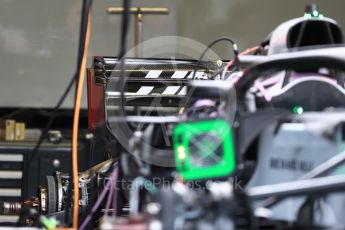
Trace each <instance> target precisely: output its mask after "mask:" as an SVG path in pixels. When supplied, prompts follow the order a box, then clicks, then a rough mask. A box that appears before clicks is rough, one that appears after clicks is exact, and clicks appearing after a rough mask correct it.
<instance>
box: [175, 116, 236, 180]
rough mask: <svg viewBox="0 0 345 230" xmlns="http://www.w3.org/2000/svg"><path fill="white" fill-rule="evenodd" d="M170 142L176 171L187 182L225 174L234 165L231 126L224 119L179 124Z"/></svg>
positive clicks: (227, 174) (225, 175)
mask: <svg viewBox="0 0 345 230" xmlns="http://www.w3.org/2000/svg"><path fill="white" fill-rule="evenodd" d="M173 143H174V153H175V163H176V171H177V172H178V173H179V174H180V175H181V177H182V178H183V179H184V180H186V181H192V180H208V179H213V178H224V177H228V176H230V175H231V173H232V172H233V171H234V170H235V168H236V157H235V150H234V143H233V137H232V129H231V127H230V126H229V124H228V123H227V122H226V121H225V120H222V119H212V120H203V121H194V122H187V123H181V124H178V125H177V126H176V127H175V129H174V131H173Z"/></svg>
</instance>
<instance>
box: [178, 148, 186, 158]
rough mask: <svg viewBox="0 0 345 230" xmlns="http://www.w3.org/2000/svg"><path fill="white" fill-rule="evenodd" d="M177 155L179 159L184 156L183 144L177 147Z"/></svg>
mask: <svg viewBox="0 0 345 230" xmlns="http://www.w3.org/2000/svg"><path fill="white" fill-rule="evenodd" d="M177 156H178V158H179V159H181V160H183V159H185V158H186V150H185V148H184V147H183V146H179V147H178V148H177Z"/></svg>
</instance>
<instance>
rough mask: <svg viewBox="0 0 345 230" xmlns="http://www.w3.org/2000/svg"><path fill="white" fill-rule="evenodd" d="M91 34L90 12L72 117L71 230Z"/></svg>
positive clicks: (76, 201) (76, 206)
mask: <svg viewBox="0 0 345 230" xmlns="http://www.w3.org/2000/svg"><path fill="white" fill-rule="evenodd" d="M90 34H91V11H89V14H88V20H87V29H86V38H85V46H84V52H83V59H82V62H81V66H80V73H79V78H78V83H77V94H76V97H75V106H74V116H73V133H72V174H73V194H74V196H73V225H72V227H73V229H78V213H79V185H78V184H79V183H78V181H79V178H78V129H79V115H80V104H81V96H82V92H83V83H84V79H85V70H86V61H87V55H88V51H89V43H90Z"/></svg>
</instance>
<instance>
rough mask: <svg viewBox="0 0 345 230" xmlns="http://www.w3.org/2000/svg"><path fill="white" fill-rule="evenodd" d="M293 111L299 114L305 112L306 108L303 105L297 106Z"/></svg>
mask: <svg viewBox="0 0 345 230" xmlns="http://www.w3.org/2000/svg"><path fill="white" fill-rule="evenodd" d="M292 111H293V112H294V113H297V114H302V113H303V112H304V109H303V108H302V107H301V106H295V107H293V109H292Z"/></svg>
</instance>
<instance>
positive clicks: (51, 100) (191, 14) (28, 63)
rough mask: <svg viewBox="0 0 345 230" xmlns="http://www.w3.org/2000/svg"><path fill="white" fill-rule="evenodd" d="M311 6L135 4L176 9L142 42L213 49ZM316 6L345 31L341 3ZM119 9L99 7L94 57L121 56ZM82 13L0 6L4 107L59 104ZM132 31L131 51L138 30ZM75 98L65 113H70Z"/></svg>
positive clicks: (37, 0) (269, 1)
mask: <svg viewBox="0 0 345 230" xmlns="http://www.w3.org/2000/svg"><path fill="white" fill-rule="evenodd" d="M308 2H309V1H304V0H290V1H285V0H260V1H254V0H212V1H210V0H145V1H140V0H136V1H133V6H153V7H168V8H169V9H170V10H171V13H170V15H169V16H166V15H164V16H145V18H144V35H143V37H144V40H146V39H149V38H152V37H156V36H162V35H180V36H186V37H189V38H192V39H195V40H197V41H200V42H202V43H204V44H208V43H209V42H211V41H212V40H214V39H215V38H217V37H219V36H230V37H232V38H234V39H235V40H236V41H238V43H239V46H240V48H242V49H244V48H246V47H249V46H253V45H255V44H257V43H258V42H260V41H261V40H262V39H263V38H264V37H265V36H266V35H267V34H268V33H269V32H270V31H272V29H273V28H274V27H276V26H277V25H278V24H279V23H281V22H283V21H285V20H287V19H290V18H293V17H298V16H301V15H303V7H304V5H305V4H306V3H308ZM313 2H315V3H317V4H318V5H319V7H320V10H321V11H322V12H323V13H324V15H325V16H331V17H332V18H334V19H336V20H337V21H338V22H339V23H340V25H343V26H344V27H345V14H344V13H343V9H345V1H344V0H328V1H325V0H317V1H316V0H314V1H313ZM120 5H121V1H109V0H98V1H94V6H93V21H92V39H91V49H90V56H92V55H116V53H117V52H118V43H119V41H118V39H119V31H120V16H119V15H111V16H110V15H108V14H107V13H106V9H107V8H108V7H111V6H120ZM80 8H81V1H80V0H79V1H77V0H74V1H71V0H58V1H56V0H27V1H22V0H0V60H1V61H0V70H1V72H0V80H1V82H0V107H18V106H20V107H53V106H54V105H55V104H56V102H57V100H58V98H59V97H60V95H61V94H62V92H63V91H64V89H65V87H66V85H67V83H68V81H69V79H70V78H71V77H72V75H73V73H74V70H75V65H76V53H77V47H78V35H79V19H80V18H79V17H80ZM130 32H131V35H130V41H129V44H130V45H131V44H132V42H133V39H132V34H133V33H132V32H133V28H131V29H130ZM224 47H225V46H224V45H219V46H217V47H216V48H215V49H214V50H215V51H216V52H217V54H218V55H219V56H220V57H222V58H230V57H231V55H230V52H229V49H227V48H224ZM145 55H147V54H145V53H144V56H145ZM84 98H85V97H84ZM72 99H73V97H72V96H70V97H69V99H68V100H67V103H65V104H64V107H71V106H72ZM85 106H86V100H84V107H85Z"/></svg>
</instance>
